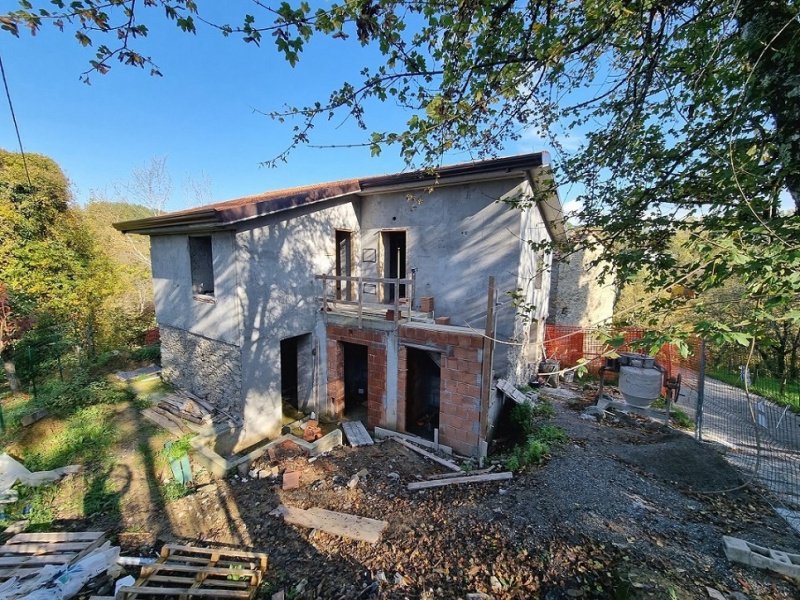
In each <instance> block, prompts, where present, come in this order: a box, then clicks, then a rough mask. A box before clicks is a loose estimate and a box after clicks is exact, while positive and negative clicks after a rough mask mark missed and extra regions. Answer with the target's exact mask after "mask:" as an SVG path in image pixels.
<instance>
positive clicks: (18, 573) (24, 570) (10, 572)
mask: <svg viewBox="0 0 800 600" xmlns="http://www.w3.org/2000/svg"><path fill="white" fill-rule="evenodd" d="M41 572H42V566H41V565H39V566H38V567H36V566H33V567H11V568H10V569H0V580H3V579H10V578H11V577H19V578H20V579H22V578H24V577H27V576H28V575H38V574H39V573H41Z"/></svg>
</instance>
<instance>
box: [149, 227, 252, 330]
mask: <svg viewBox="0 0 800 600" xmlns="http://www.w3.org/2000/svg"><path fill="white" fill-rule="evenodd" d="M211 248H212V253H213V259H214V297H213V299H211V298H205V297H199V296H193V295H192V274H191V262H190V260H189V237H188V236H186V235H169V236H153V237H151V238H150V256H151V264H152V271H153V293H154V300H155V307H156V318H157V319H158V323H159V325H161V326H168V327H174V328H176V329H182V330H184V331H189V332H191V333H194V334H197V335H200V336H203V337H205V338H208V339H211V340H219V341H221V342H225V343H227V344H232V345H235V346H239V345H240V344H241V331H240V322H239V305H238V298H237V293H236V289H237V273H236V253H235V250H234V235H233V233H229V232H222V233H215V234H213V235H212V236H211Z"/></svg>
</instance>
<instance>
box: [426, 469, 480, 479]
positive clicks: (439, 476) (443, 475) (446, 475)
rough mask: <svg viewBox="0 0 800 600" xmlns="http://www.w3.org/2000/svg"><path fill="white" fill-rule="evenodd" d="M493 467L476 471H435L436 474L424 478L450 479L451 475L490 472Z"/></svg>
mask: <svg viewBox="0 0 800 600" xmlns="http://www.w3.org/2000/svg"><path fill="white" fill-rule="evenodd" d="M493 470H494V467H489V468H488V469H480V470H478V471H459V472H458V473H437V474H436V475H427V476H426V477H425V479H452V478H453V477H462V476H464V475H483V474H484V473H491V472H492V471H493Z"/></svg>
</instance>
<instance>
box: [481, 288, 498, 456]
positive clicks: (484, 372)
mask: <svg viewBox="0 0 800 600" xmlns="http://www.w3.org/2000/svg"><path fill="white" fill-rule="evenodd" d="M494 297H495V287H494V277H491V276H490V277H489V289H488V293H487V301H486V328H485V331H484V338H483V368H482V369H481V428H480V430H481V433H480V441H483V442H485V441H486V438H487V436H488V432H489V393H490V391H491V387H492V354H493V352H494V303H495V299H494Z"/></svg>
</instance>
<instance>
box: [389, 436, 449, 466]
mask: <svg viewBox="0 0 800 600" xmlns="http://www.w3.org/2000/svg"><path fill="white" fill-rule="evenodd" d="M394 441H395V442H397V443H398V444H400V445H401V446H405V447H406V448H408V449H409V450H413V451H414V452H416V453H417V454H421V455H422V456H424V457H425V458H429V459H430V460H432V461H433V462H436V463H439V464H440V465H442V466H443V467H447V468H448V469H450V470H451V471H458V472H459V473H461V472H462V471H461V467H459V466H458V465H457V464H456V463H454V462H452V461H449V460H446V459H444V458H439V457H438V456H436V455H435V454H431V453H430V452H428V451H427V450H423V449H422V448H417V447H416V446H415V445H414V444H410V443H408V442H407V441H405V440H404V439H403V438H394Z"/></svg>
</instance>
